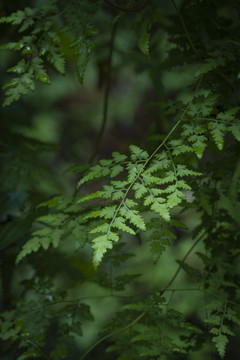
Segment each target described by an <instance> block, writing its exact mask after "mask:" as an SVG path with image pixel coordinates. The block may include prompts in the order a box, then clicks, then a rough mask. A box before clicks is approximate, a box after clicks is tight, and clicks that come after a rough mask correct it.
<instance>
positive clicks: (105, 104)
mask: <svg viewBox="0 0 240 360" xmlns="http://www.w3.org/2000/svg"><path fill="white" fill-rule="evenodd" d="M116 29H117V21H114V22H113V24H112V30H111V39H110V47H109V56H108V61H107V69H106V87H105V92H104V102H103V115H102V124H101V128H100V130H99V133H98V136H97V140H96V143H95V146H94V149H93V152H92V154H91V156H90V159H89V162H90V163H91V164H92V163H93V161H94V159H95V157H96V155H97V153H98V150H99V147H100V144H101V141H102V137H103V134H104V131H105V128H106V124H107V116H108V104H109V95H110V88H111V78H112V57H113V51H114V41H115V35H116Z"/></svg>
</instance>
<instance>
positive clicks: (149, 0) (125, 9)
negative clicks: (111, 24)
mask: <svg viewBox="0 0 240 360" xmlns="http://www.w3.org/2000/svg"><path fill="white" fill-rule="evenodd" d="M105 2H106V3H107V4H109V5H111V6H113V7H115V8H116V9H118V10H121V11H124V12H130V13H136V12H139V11H141V10H143V9H144V8H145V7H146V6H147V5H148V4H149V3H150V2H151V0H147V1H145V3H143V4H142V5H141V6H138V7H135V8H132V9H128V8H125V7H122V6H120V5H118V4H115V3H113V2H112V1H110V0H105Z"/></svg>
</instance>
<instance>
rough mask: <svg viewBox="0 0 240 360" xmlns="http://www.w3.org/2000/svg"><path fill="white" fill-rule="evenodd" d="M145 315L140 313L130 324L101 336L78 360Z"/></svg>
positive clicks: (81, 359)
mask: <svg viewBox="0 0 240 360" xmlns="http://www.w3.org/2000/svg"><path fill="white" fill-rule="evenodd" d="M145 314H146V313H145V312H142V313H141V314H140V315H138V317H136V319H134V320H133V321H132V322H131V323H130V324H128V325H126V326H124V327H123V328H121V329H119V330H117V331H114V332H112V333H110V334H107V335H105V336H103V337H102V338H101V339H99V340H98V341H96V342H95V344H93V345H92V346H91V347H90V348H89V349H88V350H87V351H86V352H85V353H84V354H83V355H82V356H81V358H80V360H83V359H85V358H86V357H87V355H88V354H89V353H90V352H91V351H92V350H93V349H94V348H95V347H96V346H98V345H99V344H101V343H102V342H103V341H105V340H106V339H108V338H110V337H112V336H115V335H118V334H120V333H121V332H123V331H125V330H127V329H129V328H130V327H131V326H133V325H134V324H135V323H137V322H138V321H139V320H140V319H142V318H143V316H144V315H145Z"/></svg>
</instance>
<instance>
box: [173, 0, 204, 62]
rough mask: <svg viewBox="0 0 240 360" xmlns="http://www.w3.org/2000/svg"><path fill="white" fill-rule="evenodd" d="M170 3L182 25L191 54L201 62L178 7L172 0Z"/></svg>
mask: <svg viewBox="0 0 240 360" xmlns="http://www.w3.org/2000/svg"><path fill="white" fill-rule="evenodd" d="M171 1H172V3H173V6H174V7H175V9H176V12H177V15H178V17H179V19H180V21H181V24H182V26H183V29H184V32H185V35H186V37H187V39H188V42H189V44H190V46H191V48H192V50H193V52H194V53H195V55H196V56H197V58H198V59H199V60H201V57H200V56H199V54H198V51H197V49H196V48H195V46H194V43H193V41H192V38H191V36H190V33H189V31H188V29H187V27H186V24H185V22H184V20H183V17H182V15H181V13H180V11H179V9H178V7H177V4H176V3H175V1H174V0H171Z"/></svg>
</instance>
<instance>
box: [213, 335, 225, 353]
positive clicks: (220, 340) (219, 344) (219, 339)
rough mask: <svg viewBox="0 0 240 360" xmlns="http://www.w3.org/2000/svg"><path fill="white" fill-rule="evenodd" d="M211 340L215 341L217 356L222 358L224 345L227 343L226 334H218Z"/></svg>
mask: <svg viewBox="0 0 240 360" xmlns="http://www.w3.org/2000/svg"><path fill="white" fill-rule="evenodd" d="M212 341H213V342H214V343H215V346H216V348H217V351H218V353H219V356H220V357H221V358H222V359H223V358H224V355H225V350H226V346H227V343H228V338H227V336H226V335H223V334H220V335H218V336H214V337H213V338H212Z"/></svg>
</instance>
